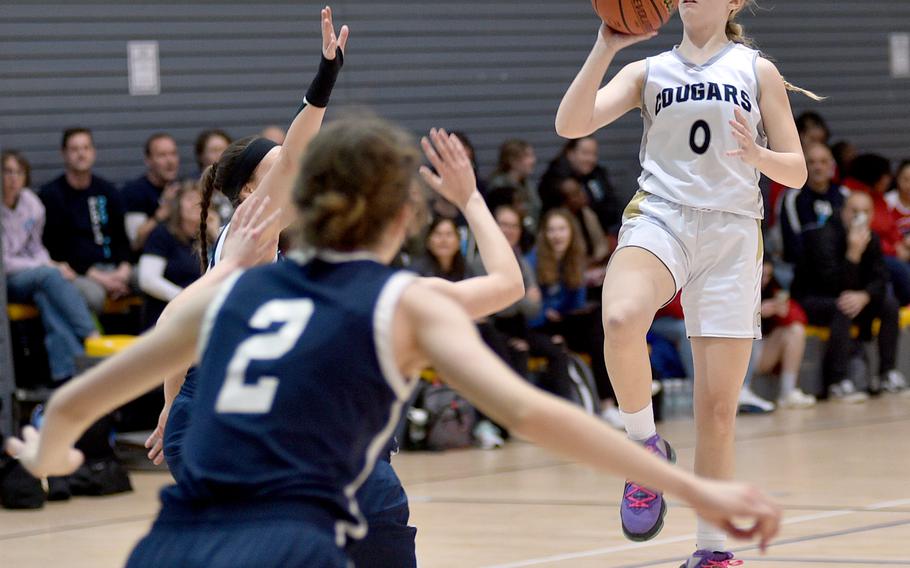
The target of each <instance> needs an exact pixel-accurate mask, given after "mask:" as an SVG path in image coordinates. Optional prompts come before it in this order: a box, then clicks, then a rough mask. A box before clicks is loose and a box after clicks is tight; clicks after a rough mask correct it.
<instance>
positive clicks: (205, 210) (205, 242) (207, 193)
mask: <svg viewBox="0 0 910 568" xmlns="http://www.w3.org/2000/svg"><path fill="white" fill-rule="evenodd" d="M217 168H218V163H217V162H216V163H214V164H212V165H211V166H209V167H207V168H206V169H205V171H204V172H202V179H201V180H200V184H201V185H202V204H201V209H200V212H199V259H200V260H201V261H202V272H203V273H205V271H206V270H208V268H209V233H208V224H209V223H208V219H209V207H210V206H211V204H212V194H214V193H215V173H216V170H217Z"/></svg>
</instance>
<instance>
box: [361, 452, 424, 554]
mask: <svg viewBox="0 0 910 568" xmlns="http://www.w3.org/2000/svg"><path fill="white" fill-rule="evenodd" d="M357 503H358V505H359V506H360V510H361V511H363V515H364V517H366V519H367V525H368V526H369V529H368V530H367V536H366V537H365V538H364V539H363V540H361V541H357V542H353V543H351V545H350V546H349V547H348V554H349V555H350V557H351V560H353V561H354V566H356V567H357V568H374V567H375V568H387V567H390V566H394V567H395V568H414V567H416V566H417V553H416V544H415V539H416V538H417V529H416V528H414V527H410V526H408V518H409V517H410V514H411V511H410V508H409V507H408V496H407V495H406V494H405V492H404V487H402V486H401V480H400V479H398V475H396V474H395V470H394V469H392V464H390V463H389V462H387V461H384V460H379V461H377V462H376V467H374V468H373V472H372V473H371V474H370V476H369V477H368V478H367V480H366V482H365V483H364V484H363V486H362V487H361V488H360V491H358V492H357Z"/></svg>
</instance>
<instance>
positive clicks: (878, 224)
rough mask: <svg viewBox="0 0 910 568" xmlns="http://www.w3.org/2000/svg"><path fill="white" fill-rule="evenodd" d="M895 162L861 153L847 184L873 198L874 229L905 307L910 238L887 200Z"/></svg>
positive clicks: (909, 276) (909, 289) (909, 277)
mask: <svg viewBox="0 0 910 568" xmlns="http://www.w3.org/2000/svg"><path fill="white" fill-rule="evenodd" d="M891 180H892V177H891V163H890V162H889V161H888V159H887V158H885V157H883V156H879V155H877V154H863V155H861V156H857V158H856V159H855V160H853V163H852V164H851V166H850V171H849V172H848V176H847V178H846V179H845V180H844V185H845V186H846V187H847V188H848V189H850V190H851V191H859V192H863V193H866V194H868V195H869V197H871V198H872V203H873V208H872V217H871V219H870V222H871V224H870V228H871V229H872V232H873V233H875V234H876V235H877V236H878V238H879V241H880V242H881V247H882V253H883V254H884V259H885V266H887V267H888V272H889V274H890V275H891V283H892V284H893V285H894V293H895V295H896V296H897V300H898V302H900V304H901V305H902V306H905V305H907V304H910V241H908V242H905V241H904V237H903V235H901V232H900V230H899V229H898V227H897V215H896V214H895V212H894V211H893V210H892V209H891V207H890V206H889V205H888V202H887V201H885V192H886V191H888V188H889V187H890V186H891Z"/></svg>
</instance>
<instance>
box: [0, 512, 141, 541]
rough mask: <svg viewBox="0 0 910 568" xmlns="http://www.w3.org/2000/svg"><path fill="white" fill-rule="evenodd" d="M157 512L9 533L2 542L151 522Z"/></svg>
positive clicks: (0, 537)
mask: <svg viewBox="0 0 910 568" xmlns="http://www.w3.org/2000/svg"><path fill="white" fill-rule="evenodd" d="M157 514H158V513H157V511H156V512H155V513H148V514H145V515H132V516H129V517H116V518H113V519H103V520H98V521H88V522H85V523H74V524H69V525H61V526H55V527H48V528H43V529H32V530H27V531H22V532H17V533H9V534H2V535H0V541H3V540H13V539H17V538H28V537H32V536H41V535H50V534H57V533H62V532H69V531H79V530H84V529H93V528H97V527H105V526H109V525H119V524H123V523H134V522H138V521H151V520H152V519H154V518H155V517H156V516H157Z"/></svg>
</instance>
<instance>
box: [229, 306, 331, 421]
mask: <svg viewBox="0 0 910 568" xmlns="http://www.w3.org/2000/svg"><path fill="white" fill-rule="evenodd" d="M312 316H313V301H312V300H308V299H299V300H272V301H270V302H267V303H266V304H263V305H262V306H261V307H260V308H259V309H258V310H256V313H255V314H253V317H252V318H250V327H252V328H254V329H268V328H269V327H271V326H272V325H274V324H276V323H280V324H281V327H279V328H278V329H277V330H275V331H273V332H269V333H260V334H257V335H254V336H253V337H250V338H248V339H247V340H245V341H244V342H243V343H241V344H240V345H239V346H238V347H237V350H236V351H235V352H234V356H233V357H231V362H230V363H229V364H228V368H227V377H225V380H224V385H222V387H221V391H220V392H219V393H218V401H217V402H216V403H215V411H216V412H222V413H238V414H265V413H266V412H268V411H269V410H271V409H272V402H273V401H274V400H275V391H277V390H278V377H268V376H264V377H259V379H258V380H257V381H256V382H254V383H247V382H246V374H247V369H248V368H249V366H250V362H251V361H254V360H255V361H269V360H274V359H279V358H281V357H283V356H284V355H286V354H287V353H288V352H289V351H290V350H291V349H293V348H294V345H296V344H297V340H298V339H300V336H301V335H302V334H303V331H304V330H305V329H306V326H307V324H308V323H309V322H310V318H311V317H312Z"/></svg>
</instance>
